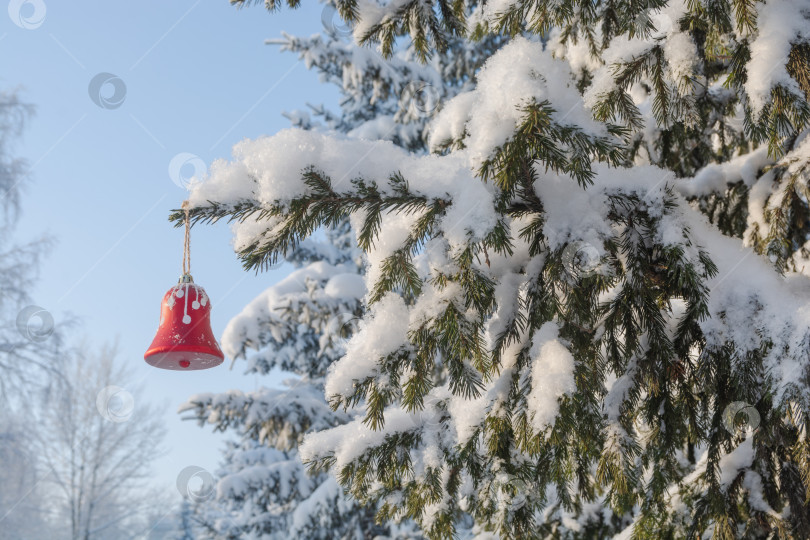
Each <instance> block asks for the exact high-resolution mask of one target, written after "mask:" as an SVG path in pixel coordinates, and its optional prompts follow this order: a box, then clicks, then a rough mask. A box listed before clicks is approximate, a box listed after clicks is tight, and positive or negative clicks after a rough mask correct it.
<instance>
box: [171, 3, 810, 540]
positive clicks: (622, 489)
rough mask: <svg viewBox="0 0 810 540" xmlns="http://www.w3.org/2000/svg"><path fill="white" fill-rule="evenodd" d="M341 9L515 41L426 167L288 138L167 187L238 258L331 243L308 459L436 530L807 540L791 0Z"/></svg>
mask: <svg viewBox="0 0 810 540" xmlns="http://www.w3.org/2000/svg"><path fill="white" fill-rule="evenodd" d="M291 3H292V2H291ZM293 4H294V3H293ZM267 5H268V7H271V8H273V7H276V5H275V3H274V2H268V3H267ZM337 7H338V9H339V10H340V13H341V15H342V16H343V17H345V18H346V19H349V20H352V21H353V22H354V37H355V38H356V39H357V40H358V41H360V42H379V43H380V50H381V51H382V52H383V53H384V54H392V53H393V52H394V46H395V43H396V41H397V39H396V38H397V37H399V36H403V35H408V34H409V35H410V37H411V38H412V40H413V47H414V50H415V51H416V54H417V56H421V57H422V58H425V59H426V58H427V57H428V56H429V55H430V54H432V53H434V52H435V51H436V50H437V49H438V50H442V49H444V48H445V47H446V46H447V44H448V43H450V40H452V39H454V37H455V36H459V35H465V34H466V35H468V36H475V37H478V38H484V39H492V38H494V37H498V36H500V35H502V34H504V35H506V34H508V35H510V36H511V39H510V41H509V42H508V43H507V44H505V45H504V46H503V47H502V48H500V49H499V50H498V51H497V52H496V53H495V54H494V55H493V56H492V57H491V58H489V60H488V61H487V62H486V63H485V64H484V66H483V68H481V70H480V72H479V73H478V74H477V76H476V77H475V79H474V80H473V81H472V84H471V85H470V86H469V87H467V88H465V89H464V91H462V92H460V93H458V94H457V95H455V97H452V98H450V99H448V100H446V101H442V102H441V103H440V112H439V114H438V116H437V117H436V118H435V119H434V120H433V121H432V122H431V123H430V125H429V126H428V128H427V140H428V142H429V145H430V149H431V150H432V151H433V152H434V153H432V154H429V155H424V154H418V153H410V152H408V150H407V146H408V145H407V144H406V145H404V146H406V149H403V148H402V147H399V146H396V145H395V144H393V143H392V142H390V141H386V140H373V139H368V138H364V137H362V136H359V134H348V135H347V134H341V133H337V132H327V131H325V130H318V131H304V130H301V129H289V130H284V131H282V132H279V133H277V134H276V135H273V136H271V137H265V138H261V139H257V140H253V141H244V142H242V143H240V144H239V145H237V146H236V147H235V148H234V153H233V158H232V159H231V160H230V161H225V160H220V161H217V162H215V163H214V164H213V165H212V167H211V169H210V174H209V177H208V178H207V179H206V181H205V182H203V183H201V184H198V185H196V186H195V188H194V190H193V191H192V193H191V204H192V206H193V210H192V219H193V220H194V221H195V222H198V221H210V220H217V219H220V218H235V219H236V220H237V223H236V225H235V227H234V231H235V232H234V234H235V238H236V249H237V251H238V253H239V256H240V257H241V258H242V259H243V261H244V262H245V264H246V266H247V267H248V268H261V267H263V266H265V265H267V264H269V263H271V262H273V261H275V260H277V259H278V257H280V256H282V255H287V254H291V253H295V251H296V249H298V247H299V246H301V245H304V243H305V242H309V241H310V240H306V239H307V238H309V237H311V236H312V235H313V234H316V233H317V231H318V230H319V229H320V228H321V227H322V226H331V225H335V224H339V223H341V222H342V220H344V219H347V218H348V219H349V221H350V222H351V224H352V228H353V229H354V231H356V238H357V243H358V246H359V247H360V248H361V249H362V250H363V251H364V252H365V264H366V267H365V273H364V279H365V289H366V292H365V294H364V296H363V298H362V305H361V304H360V302H358V310H362V311H363V317H362V321H361V322H359V324H358V326H357V331H356V332H355V333H354V334H353V335H352V337H351V339H350V340H349V341H348V343H347V344H346V345H345V355H343V356H342V357H341V358H340V359H339V360H337V361H335V362H334V363H332V364H330V366H329V368H328V370H327V371H326V373H325V377H324V379H323V388H324V391H325V394H326V397H327V399H328V400H329V403H330V404H331V405H332V407H333V408H334V409H335V412H334V413H332V414H333V415H334V416H331V417H328V418H331V419H332V421H333V422H334V425H330V426H325V427H324V429H320V430H316V429H314V428H313V429H311V430H310V431H313V432H314V433H310V434H308V435H306V437H305V438H304V442H303V444H302V445H301V447H300V449H299V451H300V456H301V457H302V458H303V459H304V461H305V462H306V463H307V464H308V465H309V467H310V468H311V469H312V470H313V471H315V472H321V471H326V470H329V471H331V473H332V474H334V477H335V478H336V479H337V481H339V483H340V484H341V485H343V486H344V487H346V488H347V489H348V490H350V492H351V493H352V494H353V495H354V497H356V498H357V499H358V500H359V501H362V502H365V503H368V504H370V505H372V507H375V506H378V508H379V514H378V517H379V518H380V519H382V520H386V519H401V518H408V519H413V520H415V521H416V522H418V523H419V525H420V526H421V527H422V529H423V531H424V532H425V533H426V534H427V535H428V536H430V537H432V538H447V537H449V536H450V535H452V534H453V533H454V532H457V531H458V530H459V524H460V523H462V524H463V523H467V521H466V520H468V519H469V518H470V516H471V517H472V518H473V519H474V520H475V522H476V523H477V526H478V528H479V529H481V530H484V529H485V530H490V531H493V532H495V533H497V534H499V535H500V536H501V537H502V538H534V537H540V538H541V537H547V536H551V537H571V538H576V537H581V538H593V537H609V536H617V537H620V538H631V537H638V538H662V537H677V538H680V537H698V536H701V537H704V536H705V537H711V536H712V535H714V536H715V537H717V538H737V537H740V538H742V537H747V538H765V537H780V538H806V537H810V504H809V503H808V500H810V442H808V439H807V429H808V423H810V416H809V415H810V360H808V359H809V358H810V282H808V280H807V277H806V276H805V275H804V272H810V270H807V268H806V266H807V265H806V263H805V259H806V258H807V257H808V249H810V247H808V244H807V242H808V241H809V240H810V238H808V231H807V221H808V220H807V216H808V211H809V210H810V209H809V208H808V194H810V191H808V189H809V188H808V183H809V181H810V174H808V171H810V169H809V168H808V167H809V166H810V143H808V142H807V140H808V138H807V124H808V121H809V120H810V105H808V102H807V93H808V92H809V91H810V30H809V29H810V2H808V1H807V0H786V1H770V2H756V1H752V0H712V1H683V0H674V1H669V2H667V1H663V0H649V1H642V2H630V1H612V2H599V1H597V2H575V1H573V0H556V1H553V2H551V1H547V0H527V1H525V2H516V1H513V0H509V1H505V2H494V3H485V4H477V3H471V4H469V5H465V4H463V3H456V4H452V5H451V4H448V3H446V2H444V1H439V2H437V6H435V9H434V6H432V5H431V8H430V9H426V8H425V7H426V5H425V4H424V3H420V2H401V1H391V2H368V1H365V0H359V1H348V0H347V1H345V2H342V1H341V2H338V3H337ZM360 135H361V134H360ZM180 217H181V216H180V214H179V213H178V214H175V215H174V216H173V218H174V219H179V218H180ZM246 313H247V314H248V318H252V319H253V321H256V320H262V317H268V315H266V314H264V313H262V312H261V310H257V309H255V308H253V309H252V308H251V307H248V308H247V309H246ZM299 313H300V314H303V316H306V314H307V311H306V310H305V309H302V310H300V312H299ZM237 320H239V319H237ZM240 324H242V325H244V326H245V328H246V330H245V332H247V331H248V330H247V329H249V328H251V327H252V326H251V325H253V324H255V323H254V322H249V323H248V322H245V323H240ZM254 333H255V332H254ZM233 334H234V331H233V330H232V329H229V332H228V336H232V335H233ZM245 335H247V334H245ZM226 346H227V345H226ZM265 358H269V357H265ZM273 358H275V356H273ZM279 358H285V355H284V354H280V356H279ZM261 361H267V360H266V359H264V360H259V362H261ZM254 365H256V362H254ZM237 397H238V396H237ZM212 399H213V398H212ZM242 406H244V404H242ZM241 410H250V408H249V407H248V408H247V409H240V411H241ZM237 416H238V417H239V418H242V416H241V412H240V414H239V415H237ZM247 416H248V417H250V414H248V415H247ZM293 418H294V417H293ZM344 420H345V421H344ZM213 421H214V422H217V423H220V425H222V424H221V422H224V423H225V425H227V422H228V420H227V415H221V414H216V413H215V415H214V418H213ZM237 421H240V422H241V420H237ZM273 496H275V495H273Z"/></svg>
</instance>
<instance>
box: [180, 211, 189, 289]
mask: <svg viewBox="0 0 810 540" xmlns="http://www.w3.org/2000/svg"><path fill="white" fill-rule="evenodd" d="M188 206H189V204H188V201H187V200H185V201H183V206H182V208H183V211H184V212H185V213H186V218H185V224H186V235H185V239H184V241H183V273H182V274H181V276H182V277H183V278H185V277H186V276H188V277H191V221H190V220H189V217H188V212H189V210H188ZM181 279H182V278H181Z"/></svg>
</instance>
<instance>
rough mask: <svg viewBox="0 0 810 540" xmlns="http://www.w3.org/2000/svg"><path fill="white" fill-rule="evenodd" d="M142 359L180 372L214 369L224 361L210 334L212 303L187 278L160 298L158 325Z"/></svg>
mask: <svg viewBox="0 0 810 540" xmlns="http://www.w3.org/2000/svg"><path fill="white" fill-rule="evenodd" d="M143 359H144V360H146V363H148V364H149V365H151V366H155V367H157V368H162V369H175V370H180V371H183V370H195V369H208V368H212V367H216V366H218V365H220V364H221V363H222V361H223V360H224V359H225V355H223V354H222V350H221V349H220V348H219V345H218V344H217V340H216V339H215V338H214V333H213V332H212V331H211V301H210V300H209V298H208V295H206V294H205V290H203V288H202V287H200V286H199V285H197V284H196V283H194V281H193V280H192V279H191V276H190V275H188V274H185V275H184V276H183V277H182V278H180V282H179V283H178V284H177V285H175V286H174V287H172V288H171V289H169V291H168V292H167V293H166V294H165V296H164V297H163V304H162V305H161V308H160V326H159V327H158V331H157V334H155V339H154V340H152V345H150V346H149V349H148V350H147V351H146V354H144V355H143Z"/></svg>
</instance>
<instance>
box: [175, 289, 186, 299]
mask: <svg viewBox="0 0 810 540" xmlns="http://www.w3.org/2000/svg"><path fill="white" fill-rule="evenodd" d="M183 294H185V293H184V292H183V289H177V292H176V293H174V295H175V296H176V297H177V298H183Z"/></svg>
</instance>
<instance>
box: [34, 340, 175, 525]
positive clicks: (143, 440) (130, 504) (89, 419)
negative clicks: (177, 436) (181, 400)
mask: <svg viewBox="0 0 810 540" xmlns="http://www.w3.org/2000/svg"><path fill="white" fill-rule="evenodd" d="M37 416H38V418H39V422H38V425H37V426H36V429H35V432H36V436H35V439H36V445H37V446H38V453H39V456H40V460H41V462H42V465H43V468H44V470H43V477H44V478H45V480H46V481H47V482H48V483H49V484H50V485H53V486H54V487H55V489H54V490H53V492H52V497H53V502H54V508H55V509H56V516H54V517H55V519H56V520H57V521H60V522H64V523H65V524H66V525H67V524H69V525H70V535H69V538H71V540H104V539H107V538H110V539H112V538H115V539H120V538H131V537H134V536H136V534H135V533H134V531H135V530H136V529H137V525H136V523H137V522H138V520H141V519H143V518H144V517H145V516H146V514H147V513H148V511H149V509H150V508H151V507H152V505H153V503H154V501H155V500H156V498H155V494H154V493H153V492H150V489H149V485H148V484H149V479H150V465H151V463H152V462H153V460H154V459H155V458H157V457H159V456H160V455H161V454H162V452H163V451H162V450H161V444H162V441H163V437H164V435H165V428H164V425H163V417H162V414H161V413H160V412H159V411H158V409H157V407H156V406H154V405H150V404H149V403H147V402H145V400H144V398H143V395H142V392H141V388H140V386H139V385H138V383H137V381H135V380H134V379H133V377H132V375H131V374H130V373H129V371H128V370H127V369H126V368H125V367H124V365H123V364H121V363H119V362H117V361H116V350H115V347H114V346H110V345H107V346H103V347H101V348H100V349H99V350H98V351H97V352H90V351H88V350H87V348H86V347H82V348H81V349H80V350H79V351H78V352H76V353H75V354H72V355H71V358H69V359H68V360H67V361H66V365H65V367H64V376H63V377H62V378H60V379H59V380H58V381H57V382H56V383H54V384H53V385H52V388H51V390H50V392H49V395H47V396H46V397H45V399H42V400H41V401H40V403H39V411H38V415H37Z"/></svg>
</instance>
